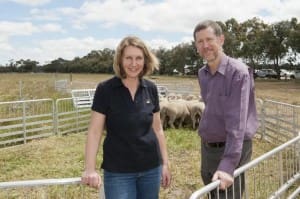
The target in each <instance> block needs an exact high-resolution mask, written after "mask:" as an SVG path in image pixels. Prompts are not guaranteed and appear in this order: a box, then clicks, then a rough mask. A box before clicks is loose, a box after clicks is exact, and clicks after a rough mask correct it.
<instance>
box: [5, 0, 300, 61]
mask: <svg viewBox="0 0 300 199" xmlns="http://www.w3.org/2000/svg"><path fill="white" fill-rule="evenodd" d="M253 17H258V18H259V19H261V20H263V21H264V22H265V23H269V24H270V23H274V22H278V21H282V20H290V19H291V18H292V17H296V18H297V19H298V21H299V20H300V1H299V0H210V1H209V0H0V65H6V64H8V63H10V62H11V61H17V60H20V59H31V60H35V61H38V62H39V63H40V64H41V65H43V64H46V63H49V62H51V61H52V60H55V59H57V58H63V59H67V60H72V59H74V58H75V57H82V56H85V55H87V54H88V53H89V52H91V51H92V50H102V49H104V48H110V49H115V48H116V46H117V45H118V43H119V42H120V41H121V39H122V38H124V37H125V36H128V35H136V36H138V37H140V38H141V39H142V40H144V41H145V42H146V44H147V45H148V46H149V47H151V48H153V49H157V48H160V47H163V48H167V49H170V48H173V47H174V46H176V45H178V44H180V43H183V42H190V41H192V39H193V37H192V32H193V29H194V26H195V25H196V24H197V23H198V22H200V21H202V20H205V19H212V20H218V21H222V22H225V21H227V20H228V19H231V18H235V19H236V20H237V21H238V22H244V21H246V20H248V19H252V18H253Z"/></svg>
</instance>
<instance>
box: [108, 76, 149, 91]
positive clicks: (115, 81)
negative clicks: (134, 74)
mask: <svg viewBox="0 0 300 199" xmlns="http://www.w3.org/2000/svg"><path fill="white" fill-rule="evenodd" d="M112 86H113V87H114V88H116V87H121V86H124V85H123V83H122V80H121V78H119V77H117V76H114V78H113V81H112ZM140 86H141V87H147V83H146V80H144V79H140Z"/></svg>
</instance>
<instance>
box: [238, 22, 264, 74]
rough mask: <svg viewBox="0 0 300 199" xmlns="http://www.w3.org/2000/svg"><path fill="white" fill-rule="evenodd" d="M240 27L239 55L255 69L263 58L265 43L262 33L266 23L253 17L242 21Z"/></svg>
mask: <svg viewBox="0 0 300 199" xmlns="http://www.w3.org/2000/svg"><path fill="white" fill-rule="evenodd" d="M240 27H241V28H240V31H241V37H240V39H241V46H240V54H239V56H240V57H243V58H244V59H245V60H246V62H247V63H248V64H249V65H250V66H251V67H253V68H254V69H255V68H256V67H257V66H258V65H260V64H262V63H263V62H264V60H265V59H264V58H265V56H264V47H265V45H264V42H263V37H262V35H263V32H264V31H265V30H266V28H267V27H268V25H267V24H265V23H264V22H263V21H262V20H260V19H258V18H256V17H255V18H252V19H249V20H247V21H245V22H243V23H242V24H241V26H240Z"/></svg>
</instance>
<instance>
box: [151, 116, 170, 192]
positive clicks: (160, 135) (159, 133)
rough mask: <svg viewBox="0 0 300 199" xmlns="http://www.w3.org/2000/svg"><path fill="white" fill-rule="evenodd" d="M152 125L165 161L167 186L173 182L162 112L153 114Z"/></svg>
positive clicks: (164, 175)
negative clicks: (161, 119)
mask: <svg viewBox="0 0 300 199" xmlns="http://www.w3.org/2000/svg"><path fill="white" fill-rule="evenodd" d="M152 127H153V130H154V132H155V135H156V137H157V139H158V143H159V148H160V153H161V156H162V161H163V165H162V186H163V187H164V188H166V187H168V186H169V185H170V183H171V173H170V171H169V160H168V152H167V145H166V139H165V135H164V131H163V128H162V126H161V122H160V113H159V112H156V113H154V115H153V124H152Z"/></svg>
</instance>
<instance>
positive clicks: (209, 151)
mask: <svg viewBox="0 0 300 199" xmlns="http://www.w3.org/2000/svg"><path fill="white" fill-rule="evenodd" d="M194 40H195V45H196V48H197V52H198V53H199V55H200V56H201V57H202V58H203V59H204V60H205V61H206V62H207V64H206V65H205V66H204V67H202V68H201V69H200V70H199V72H198V79H199V85H200V88H201V96H202V99H203V101H204V103H205V109H204V111H203V114H202V118H201V121H200V124H199V135H200V137H201V156H202V157H201V176H202V180H203V182H204V183H205V184H209V183H210V182H212V181H215V180H220V182H221V183H220V186H219V188H220V191H219V194H220V195H219V197H220V198H226V196H225V195H226V194H227V198H241V196H242V192H243V190H244V176H242V178H236V179H233V172H234V170H235V169H236V168H237V167H240V166H241V165H243V164H245V163H247V162H249V161H250V159H251V154H252V137H253V136H254V134H255V132H256V130H257V128H258V120H257V113H256V106H255V95H254V80H253V75H252V74H253V73H252V72H251V69H250V68H249V67H248V66H247V65H245V64H243V63H242V62H240V61H238V60H236V59H234V58H231V57H229V56H227V55H226V54H225V53H224V52H223V48H222V46H223V44H224V35H223V33H222V29H221V27H220V26H219V25H218V24H217V23H216V22H214V21H210V20H207V21H203V22H201V23H199V24H198V25H197V26H196V27H195V29H194ZM240 179H241V182H239V180H240ZM233 182H234V188H232V187H233V186H231V185H232V184H233ZM227 188H228V189H227ZM225 189H226V191H224V190H225ZM232 189H234V193H233V191H232ZM211 194H212V198H214V197H215V198H218V196H217V190H215V191H213V192H212V193H211Z"/></svg>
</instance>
